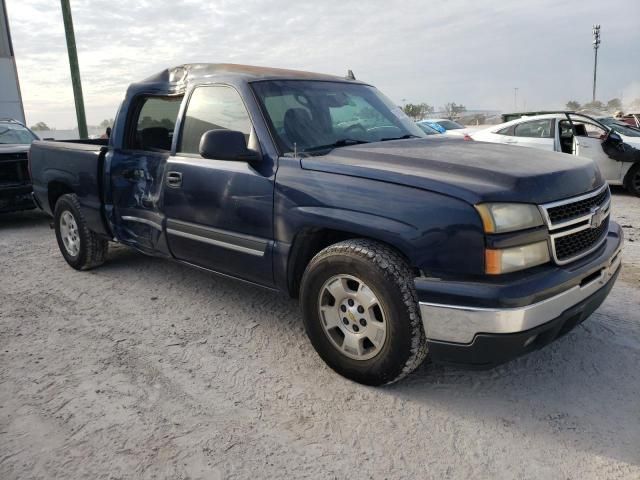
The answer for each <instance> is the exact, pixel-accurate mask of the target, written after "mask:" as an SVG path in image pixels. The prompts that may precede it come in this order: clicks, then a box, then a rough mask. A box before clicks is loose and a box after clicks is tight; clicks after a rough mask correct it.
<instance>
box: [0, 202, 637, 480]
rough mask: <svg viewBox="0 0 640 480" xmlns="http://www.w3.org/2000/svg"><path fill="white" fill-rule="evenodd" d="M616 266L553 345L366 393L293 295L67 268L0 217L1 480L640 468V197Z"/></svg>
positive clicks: (177, 273) (616, 474) (200, 277)
mask: <svg viewBox="0 0 640 480" xmlns="http://www.w3.org/2000/svg"><path fill="white" fill-rule="evenodd" d="M614 216H615V217H616V218H617V219H618V221H619V222H620V223H621V224H622V225H623V226H624V230H625V233H626V237H627V243H626V251H625V256H624V263H625V265H624V271H623V273H622V275H621V277H620V279H619V281H618V283H617V285H616V286H615V288H614V290H613V291H612V293H611V295H610V296H609V298H608V299H607V300H606V302H605V303H604V305H603V306H602V307H601V308H600V309H599V310H598V311H597V312H596V313H595V314H594V315H593V316H592V317H591V318H590V319H589V320H587V321H586V322H585V323H584V324H583V325H582V326H580V327H578V328H577V329H576V330H574V331H573V332H571V333H570V334H569V335H567V336H566V337H564V338H562V339H560V340H559V341H558V342H556V343H554V344H552V345H550V346H548V347H547V348H545V349H543V350H541V351H538V352H535V353H533V354H531V355H528V356H526V357H523V358H520V359H517V360H515V361H513V362H511V363H509V364H507V365H504V366H501V367H499V368H496V369H494V370H491V371H483V372H469V371H464V370H459V369H454V368H445V367H440V366H433V365H423V366H422V367H421V368H420V369H419V370H418V371H417V372H416V373H414V374H413V375H411V376H410V377H409V378H407V379H405V380H404V381H402V382H400V383H399V384H396V385H393V386H390V387H385V388H377V389H376V388H369V387H364V386H360V385H357V384H354V383H351V382H349V381H347V380H345V379H343V378H341V377H339V376H338V375H336V374H335V373H333V372H332V371H331V370H329V369H328V368H327V367H326V366H325V365H324V364H323V363H322V362H321V360H320V359H319V358H318V356H317V355H316V354H315V352H314V351H313V349H312V348H311V346H310V344H309V342H308V341H307V338H306V337H305V334H304V332H303V329H302V324H301V321H300V313H299V309H298V304H297V302H296V301H294V300H290V299H288V298H286V297H282V296H278V295H276V294H272V293H269V292H265V291H262V290H258V289H255V288H252V287H249V286H246V285H244V284H241V283H238V282H235V281H231V280H227V279H220V278H217V277H215V276H213V275H209V274H206V273H203V272H200V271H196V270H193V269H190V268H187V267H184V266H181V265H178V264H176V263H172V262H168V261H163V260H159V259H154V258H148V257H145V256H143V255H141V254H138V253H136V252H133V251H131V250H128V249H126V248H122V247H115V248H113V249H112V251H111V253H110V255H109V261H108V263H107V264H105V265H104V266H103V267H101V268H99V269H97V270H93V271H91V272H83V273H81V272H76V271H74V270H72V269H71V268H70V267H68V266H67V265H66V263H65V262H64V260H63V259H62V257H61V255H60V253H59V252H58V247H57V245H56V243H55V239H54V234H53V231H52V230H50V229H49V227H48V222H49V220H48V219H47V218H45V217H43V216H42V215H40V214H37V213H33V212H32V213H25V214H12V215H7V216H3V217H0V273H1V276H0V479H3V480H12V479H31V478H38V479H39V478H42V479H50V478H60V479H151V478H157V479H163V478H171V479H174V478H175V479H187V478H190V479H218V478H220V479H222V478H225V479H226V478H229V479H241V478H280V479H282V478H338V479H342V478H347V477H348V478H351V479H360V478H363V479H365V478H375V479H378V478H389V479H396V478H412V479H413V478H421V479H423V478H424V479H430V478H433V479H454V478H461V479H467V478H497V479H500V478H504V479H512V478H518V479H550V478H555V479H621V478H625V479H638V478H640V233H639V232H640V199H638V198H633V197H631V196H628V195H626V194H625V193H623V192H622V191H616V192H615V195H614Z"/></svg>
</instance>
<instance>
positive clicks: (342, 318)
mask: <svg viewBox="0 0 640 480" xmlns="http://www.w3.org/2000/svg"><path fill="white" fill-rule="evenodd" d="M300 297H301V302H302V309H303V313H304V324H305V329H306V332H307V335H308V336H309V339H310V340H311V343H312V344H313V347H314V348H315V350H316V351H317V352H318V354H319V355H320V357H321V358H322V359H323V360H324V361H325V362H326V363H327V365H329V366H330V367H331V368H332V369H333V370H335V371H336V372H338V373H339V374H341V375H343V376H344V377H347V378H349V379H351V380H354V381H356V382H359V383H363V384H366V385H383V384H387V383H392V382H395V381H397V380H400V379H401V378H403V377H404V376H406V375H408V374H409V373H411V372H412V371H413V370H414V369H415V368H417V367H418V366H419V365H420V364H421V363H422V361H423V360H424V359H425V357H426V355H427V347H426V339H425V334H424V330H423V328H422V321H421V319H420V314H419V309H418V301H417V295H416V292H415V286H414V283H413V275H412V274H411V269H410V268H409V266H408V265H407V263H406V261H405V260H404V259H403V258H402V257H401V255H400V254H399V253H397V252H396V251H394V250H393V249H391V248H389V247H387V246H386V245H383V244H380V243H378V242H374V241H370V240H363V239H360V240H347V241H344V242H340V243H337V244H335V245H331V246H330V247H327V248H325V249H324V250H322V251H321V252H320V253H318V254H317V255H316V256H315V257H314V258H313V259H312V260H311V262H310V263H309V265H308V266H307V269H306V270H305V273H304V276H303V278H302V285H301V295H300Z"/></svg>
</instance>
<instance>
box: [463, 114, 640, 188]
mask: <svg viewBox="0 0 640 480" xmlns="http://www.w3.org/2000/svg"><path fill="white" fill-rule="evenodd" d="M471 137H472V138H473V139H474V140H478V141H482V142H491V143H502V144H505V145H517V146H522V147H531V148H537V149H540V150H547V151H550V152H562V153H567V154H570V155H576V156H582V157H586V158H590V159H591V160H593V161H594V162H595V163H596V164H597V165H598V167H599V168H600V171H601V172H602V175H603V176H604V178H605V179H606V180H607V182H608V183H609V184H610V185H624V186H625V187H626V188H627V189H628V190H629V191H630V192H631V193H633V194H634V195H638V196H640V150H638V149H637V148H635V147H634V144H632V143H631V141H635V137H634V138H630V137H626V136H625V137H623V136H622V135H619V134H618V133H616V132H615V131H614V130H613V129H612V128H611V127H608V126H606V125H604V124H602V123H601V122H599V121H598V120H596V119H594V118H592V117H589V116H587V115H583V114H578V113H571V112H565V113H550V114H546V115H536V116H530V117H529V116H525V117H521V118H518V119H516V120H512V121H510V122H506V123H502V124H500V125H493V126H491V127H489V128H486V129H483V130H478V131H476V132H472V133H471ZM627 141H629V142H628V143H627Z"/></svg>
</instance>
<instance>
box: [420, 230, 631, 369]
mask: <svg viewBox="0 0 640 480" xmlns="http://www.w3.org/2000/svg"><path fill="white" fill-rule="evenodd" d="M622 243H623V239H622V232H621V230H620V228H619V227H618V225H616V224H615V223H612V225H611V228H610V231H609V234H608V236H607V241H606V242H605V244H604V246H603V248H602V249H600V250H599V252H598V253H594V255H593V256H590V257H588V258H587V259H585V261H582V262H580V263H579V264H577V265H575V266H565V267H558V272H553V270H551V271H549V272H545V273H544V274H542V273H541V274H538V275H534V282H536V283H537V284H538V287H539V291H532V290H531V288H532V283H531V282H529V281H528V282H527V283H523V284H522V286H523V287H527V290H526V291H525V295H524V296H523V297H521V298H519V299H516V298H515V297H513V298H502V299H500V300H496V302H498V304H497V305H496V306H493V305H492V306H489V307H487V306H484V305H485V304H486V303H487V301H488V295H489V294H490V293H491V292H493V293H494V294H495V295H501V294H503V295H512V294H514V293H515V292H516V291H517V288H516V289H514V288H513V285H504V284H503V285H500V284H497V285H495V284H492V285H490V286H489V287H486V286H485V288H479V287H477V285H476V286H474V287H473V288H471V289H469V291H470V292H480V294H479V295H478V299H477V301H475V302H474V301H473V298H471V297H470V295H469V293H468V292H467V293H465V295H466V297H465V303H464V304H449V303H447V304H444V303H434V302H429V301H424V299H425V297H427V296H428V295H429V294H428V290H427V289H428V282H422V283H421V284H418V282H416V286H417V287H418V295H419V297H420V300H421V301H420V313H421V316H422V321H423V325H424V330H425V333H426V336H427V342H428V345H429V351H430V355H431V358H432V359H433V360H434V361H438V362H443V363H454V364H464V365H468V366H475V367H492V366H494V365H497V364H499V363H502V362H505V361H507V360H509V359H511V358H513V357H516V356H518V355H521V354H523V353H526V352H528V351H530V350H534V349H536V348H540V347H542V346H544V345H546V344H548V343H549V342H551V341H553V340H555V339H556V338H558V337H559V336H561V335H563V334H564V333H566V332H568V331H570V330H571V329H572V328H573V327H575V326H576V325H578V324H579V323H581V322H582V321H583V320H585V319H586V318H587V317H588V316H589V315H591V313H593V312H594V311H595V310H596V309H597V308H598V307H599V306H600V304H601V303H602V302H603V301H604V299H605V298H606V296H607V294H608V293H609V291H611V288H612V287H613V284H614V283H615V280H616V278H617V276H618V273H619V271H620V268H621V249H622ZM567 276H569V277H571V280H567ZM549 277H550V278H549ZM558 282H560V284H558ZM518 285H519V284H518V283H517V282H516V287H517V286H518ZM437 290H438V292H437V293H438V294H441V291H442V287H440V288H439V289H437ZM527 299H533V301H526V300H527ZM505 302H506V303H507V306H505V305H504V303H505ZM511 304H515V305H516V306H512V305H511ZM478 305H480V306H478Z"/></svg>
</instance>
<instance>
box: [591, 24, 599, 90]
mask: <svg viewBox="0 0 640 480" xmlns="http://www.w3.org/2000/svg"><path fill="white" fill-rule="evenodd" d="M598 48H600V24H599V23H598V24H594V25H593V53H594V58H593V96H592V98H591V102H595V101H596V75H597V72H598Z"/></svg>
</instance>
